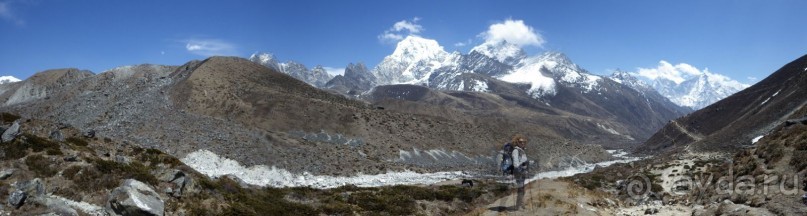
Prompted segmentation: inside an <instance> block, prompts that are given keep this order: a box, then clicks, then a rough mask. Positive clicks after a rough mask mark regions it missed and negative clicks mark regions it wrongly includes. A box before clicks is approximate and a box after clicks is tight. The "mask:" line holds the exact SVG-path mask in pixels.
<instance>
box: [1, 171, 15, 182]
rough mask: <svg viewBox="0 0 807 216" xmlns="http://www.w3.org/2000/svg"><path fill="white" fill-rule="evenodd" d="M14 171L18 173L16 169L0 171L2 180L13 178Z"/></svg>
mask: <svg viewBox="0 0 807 216" xmlns="http://www.w3.org/2000/svg"><path fill="white" fill-rule="evenodd" d="M14 171H17V170H16V169H4V170H3V171H0V180H6V179H8V177H11V175H13V174H14Z"/></svg>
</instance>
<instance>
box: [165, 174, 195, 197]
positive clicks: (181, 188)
mask: <svg viewBox="0 0 807 216" xmlns="http://www.w3.org/2000/svg"><path fill="white" fill-rule="evenodd" d="M157 179H159V180H160V181H163V182H168V183H171V185H172V188H170V189H171V190H170V192H168V190H166V191H164V192H166V193H167V194H170V195H172V196H174V197H181V196H182V193H183V192H185V190H186V189H185V188H186V187H188V185H190V182H191V178H190V177H189V176H188V175H187V174H185V172H182V171H180V170H177V169H167V170H165V171H163V172H162V173H160V174H158V175H157Z"/></svg>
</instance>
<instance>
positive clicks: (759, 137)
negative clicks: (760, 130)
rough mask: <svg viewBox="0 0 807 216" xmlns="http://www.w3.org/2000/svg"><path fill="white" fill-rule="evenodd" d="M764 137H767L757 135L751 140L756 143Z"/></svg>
mask: <svg viewBox="0 0 807 216" xmlns="http://www.w3.org/2000/svg"><path fill="white" fill-rule="evenodd" d="M762 137H765V136H763V135H759V136H757V137H754V139H752V140H751V144H755V143H757V142H759V140H760V139H762Z"/></svg>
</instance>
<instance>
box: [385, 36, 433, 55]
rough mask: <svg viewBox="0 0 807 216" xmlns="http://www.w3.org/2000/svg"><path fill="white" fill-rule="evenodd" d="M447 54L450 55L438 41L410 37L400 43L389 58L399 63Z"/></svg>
mask: <svg viewBox="0 0 807 216" xmlns="http://www.w3.org/2000/svg"><path fill="white" fill-rule="evenodd" d="M446 54H448V53H446V51H445V50H444V49H443V47H442V46H440V44H439V43H437V41H436V40H432V39H426V38H422V37H419V36H414V35H410V36H407V37H406V38H404V39H403V40H401V41H400V42H398V45H397V46H396V47H395V51H394V52H392V55H390V56H388V58H393V59H395V60H399V61H418V60H423V59H432V58H436V57H440V56H441V55H446Z"/></svg>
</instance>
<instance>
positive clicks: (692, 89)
mask: <svg viewBox="0 0 807 216" xmlns="http://www.w3.org/2000/svg"><path fill="white" fill-rule="evenodd" d="M695 72H697V73H689V74H684V75H683V76H681V77H676V78H667V77H661V76H659V77H656V78H655V79H648V81H649V85H650V86H651V87H653V88H654V89H656V91H658V92H659V93H660V94H661V95H664V96H665V97H667V98H669V99H670V101H672V102H673V103H675V104H678V105H679V106H684V107H689V108H692V109H695V110H697V109H701V108H703V107H706V106H708V105H710V104H712V103H714V102H717V101H719V100H721V99H723V98H726V97H728V96H731V95H732V94H734V93H736V92H738V91H740V90H743V89H745V88H747V87H748V86H749V85H748V84H743V83H740V82H738V81H736V80H732V79H731V78H728V77H726V76H724V75H721V74H716V73H711V72H709V71H695ZM678 78H681V79H678Z"/></svg>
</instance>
